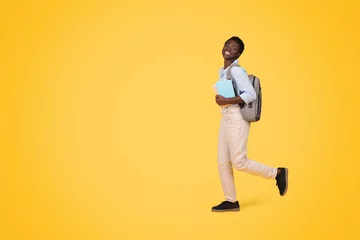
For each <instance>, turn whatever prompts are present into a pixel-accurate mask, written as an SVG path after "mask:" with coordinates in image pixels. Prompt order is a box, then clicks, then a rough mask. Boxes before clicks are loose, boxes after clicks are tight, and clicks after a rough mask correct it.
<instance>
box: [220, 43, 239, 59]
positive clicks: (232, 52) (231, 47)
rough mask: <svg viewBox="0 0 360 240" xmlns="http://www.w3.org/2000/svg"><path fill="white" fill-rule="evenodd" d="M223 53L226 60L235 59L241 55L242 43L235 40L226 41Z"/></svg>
mask: <svg viewBox="0 0 360 240" xmlns="http://www.w3.org/2000/svg"><path fill="white" fill-rule="evenodd" d="M222 55H223V57H224V59H226V60H232V61H233V60H235V59H237V58H238V57H239V56H240V45H239V44H238V43H237V42H236V41H234V40H228V41H226V42H225V44H224V47H223V49H222Z"/></svg>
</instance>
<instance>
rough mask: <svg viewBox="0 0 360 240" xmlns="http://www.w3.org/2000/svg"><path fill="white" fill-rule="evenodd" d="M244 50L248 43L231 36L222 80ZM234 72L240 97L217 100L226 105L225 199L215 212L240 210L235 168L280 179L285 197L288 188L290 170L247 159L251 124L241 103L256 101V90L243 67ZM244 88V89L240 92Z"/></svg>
mask: <svg viewBox="0 0 360 240" xmlns="http://www.w3.org/2000/svg"><path fill="white" fill-rule="evenodd" d="M243 51H244V43H243V41H242V40H241V39H240V38H239V37H235V36H234V37H231V38H230V39H228V40H227V41H226V42H225V45H224V47H223V49H222V55H223V58H224V66H223V67H222V68H221V69H220V81H221V80H227V79H226V75H227V71H228V70H229V66H230V65H232V64H237V63H238V58H239V57H240V55H241V54H242V52H243ZM230 71H231V75H232V77H233V78H234V79H235V81H236V85H237V89H236V91H237V96H236V97H234V98H224V97H223V96H219V95H216V98H215V101H216V103H217V104H218V105H219V106H223V107H222V110H221V111H222V119H221V123H220V132H219V139H218V141H219V143H218V169H219V175H220V181H221V185H222V190H223V192H224V195H225V201H223V202H222V203H220V204H219V205H217V206H214V207H213V208H212V211H214V212H224V211H239V210H240V205H239V202H238V201H237V199H236V189H235V184H234V175H233V168H234V169H236V170H239V171H243V172H245V173H249V174H252V175H256V176H260V177H263V178H267V179H273V180H276V185H277V187H278V189H279V193H280V195H281V196H284V195H285V193H286V191H287V187H288V169H287V168H273V167H269V166H266V165H264V164H261V163H259V162H255V161H253V160H250V159H248V158H247V140H248V134H249V130H250V123H249V122H247V121H245V120H244V119H243V118H242V115H241V113H240V106H239V104H248V103H249V102H252V101H254V100H256V92H255V90H254V88H253V86H252V84H251V83H250V81H249V78H248V75H247V73H246V71H245V70H244V69H243V68H242V67H239V66H232V67H231V70H230ZM240 91H241V92H240Z"/></svg>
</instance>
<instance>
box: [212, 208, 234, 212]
mask: <svg viewBox="0 0 360 240" xmlns="http://www.w3.org/2000/svg"><path fill="white" fill-rule="evenodd" d="M211 211H212V212H238V211H240V208H232V209H226V210H215V209H211Z"/></svg>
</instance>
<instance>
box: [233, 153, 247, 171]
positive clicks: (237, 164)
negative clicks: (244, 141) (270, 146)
mask: <svg viewBox="0 0 360 240" xmlns="http://www.w3.org/2000/svg"><path fill="white" fill-rule="evenodd" d="M248 163H249V159H248V158H247V156H246V154H241V155H239V156H238V157H237V158H236V159H235V160H234V162H233V166H234V168H235V169H236V170H242V169H244V168H246V167H247V165H248Z"/></svg>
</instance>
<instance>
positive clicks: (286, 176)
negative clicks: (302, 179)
mask: <svg viewBox="0 0 360 240" xmlns="http://www.w3.org/2000/svg"><path fill="white" fill-rule="evenodd" d="M284 170H285V181H286V187H285V191H284V192H283V194H281V196H285V194H286V192H287V190H288V186H289V180H288V175H289V174H288V173H289V170H288V169H287V168H284Z"/></svg>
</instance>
